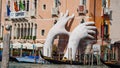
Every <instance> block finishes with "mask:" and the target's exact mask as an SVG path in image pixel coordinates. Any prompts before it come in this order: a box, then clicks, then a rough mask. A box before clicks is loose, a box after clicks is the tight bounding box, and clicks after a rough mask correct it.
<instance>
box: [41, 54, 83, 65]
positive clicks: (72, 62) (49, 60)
mask: <svg viewBox="0 0 120 68" xmlns="http://www.w3.org/2000/svg"><path fill="white" fill-rule="evenodd" d="M40 55H41V57H42V58H43V59H44V60H46V61H48V62H50V63H53V64H70V65H83V62H79V61H70V60H56V59H53V58H50V57H46V56H43V54H42V53H41V52H40Z"/></svg>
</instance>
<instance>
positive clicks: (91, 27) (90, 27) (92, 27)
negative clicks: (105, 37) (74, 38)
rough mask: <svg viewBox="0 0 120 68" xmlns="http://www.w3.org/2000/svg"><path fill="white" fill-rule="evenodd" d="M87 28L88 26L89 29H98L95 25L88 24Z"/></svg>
mask: <svg viewBox="0 0 120 68" xmlns="http://www.w3.org/2000/svg"><path fill="white" fill-rule="evenodd" d="M86 28H87V29H88V30H89V29H92V30H95V29H97V28H96V27H95V26H87V27H86Z"/></svg>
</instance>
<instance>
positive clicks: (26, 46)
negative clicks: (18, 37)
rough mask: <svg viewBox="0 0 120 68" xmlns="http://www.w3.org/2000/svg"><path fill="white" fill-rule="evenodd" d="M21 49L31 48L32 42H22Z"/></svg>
mask: <svg viewBox="0 0 120 68" xmlns="http://www.w3.org/2000/svg"><path fill="white" fill-rule="evenodd" d="M23 49H33V44H31V43H24V44H23Z"/></svg>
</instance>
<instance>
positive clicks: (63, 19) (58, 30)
mask: <svg viewBox="0 0 120 68" xmlns="http://www.w3.org/2000/svg"><path fill="white" fill-rule="evenodd" d="M73 17H74V14H73V15H72V16H68V11H66V14H64V15H63V14H62V13H61V15H60V18H59V20H58V21H57V23H56V24H55V25H54V26H53V27H52V28H51V29H50V30H49V32H48V36H47V39H46V41H45V44H44V47H43V54H44V56H48V57H51V53H52V45H53V41H54V37H55V36H56V35H58V34H67V35H69V32H68V31H67V30H66V29H65V25H66V23H67V21H68V20H69V19H72V18H73Z"/></svg>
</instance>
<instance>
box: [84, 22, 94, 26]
mask: <svg viewBox="0 0 120 68" xmlns="http://www.w3.org/2000/svg"><path fill="white" fill-rule="evenodd" d="M83 24H84V25H86V26H88V25H94V24H95V23H94V22H85V23H83Z"/></svg>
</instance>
